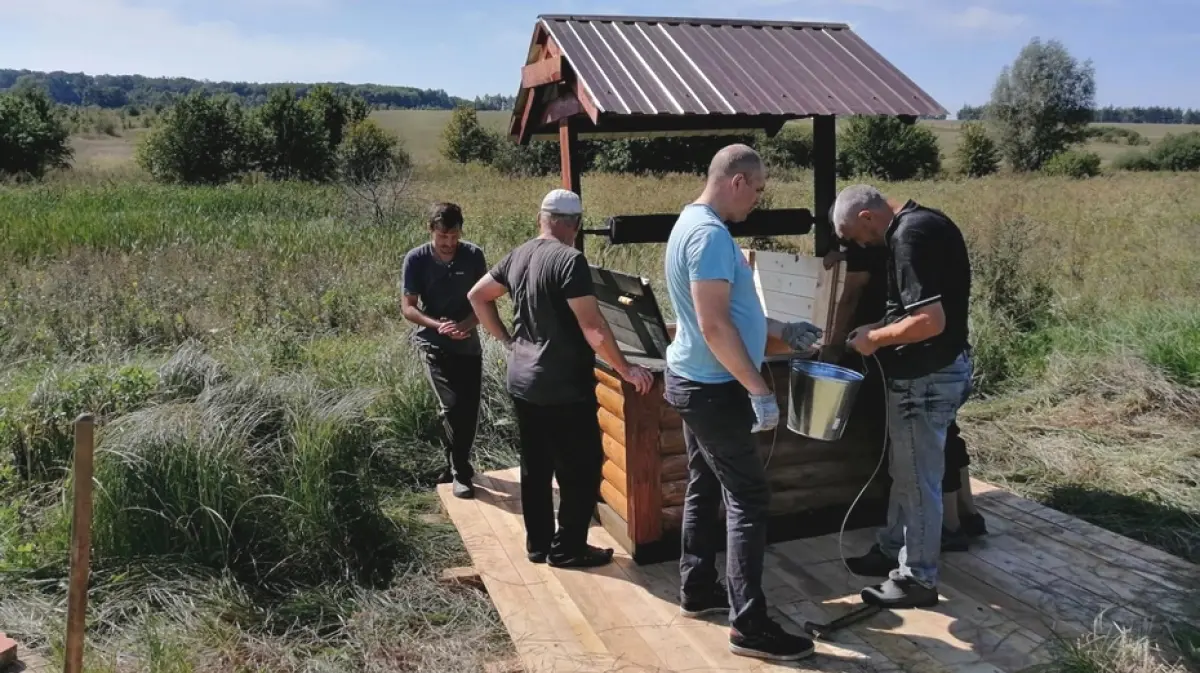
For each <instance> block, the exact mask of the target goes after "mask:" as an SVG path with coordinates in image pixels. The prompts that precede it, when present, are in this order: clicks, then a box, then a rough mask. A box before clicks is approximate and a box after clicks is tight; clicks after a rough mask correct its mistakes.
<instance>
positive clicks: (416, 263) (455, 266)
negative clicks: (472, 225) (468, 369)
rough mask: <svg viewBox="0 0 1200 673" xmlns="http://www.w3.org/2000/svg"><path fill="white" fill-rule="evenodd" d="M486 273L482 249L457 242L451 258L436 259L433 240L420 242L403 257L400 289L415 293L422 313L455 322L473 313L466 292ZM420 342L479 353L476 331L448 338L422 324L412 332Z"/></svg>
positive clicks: (453, 349) (455, 350)
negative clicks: (461, 336)
mask: <svg viewBox="0 0 1200 673" xmlns="http://www.w3.org/2000/svg"><path fill="white" fill-rule="evenodd" d="M485 273H487V261H486V260H485V259H484V256H483V251H482V250H480V249H479V247H478V246H476V245H475V244H473V243H469V242H467V241H459V243H458V251H457V252H455V253H454V259H452V260H450V261H449V262H443V261H442V260H441V259H439V258H438V256H437V253H436V252H435V251H434V249H433V244H432V243H426V244H425V245H420V246H417V247H415V248H413V249H412V250H409V251H408V254H407V255H405V256H404V269H403V273H402V277H403V281H402V282H403V286H404V288H403V291H404V294H407V295H417V296H418V297H419V298H420V302H419V304H418V306H419V308H420V309H421V312H422V313H424V314H425V315H427V316H429V317H430V318H433V319H434V320H438V319H441V318H448V319H450V320H453V321H455V322H458V321H460V320H464V319H466V318H467V317H468V316H470V315H471V313H472V312H473V310H472V308H471V302H470V301H469V300H468V299H467V292H469V291H470V290H471V287H472V286H474V285H475V282H476V281H478V280H479V279H480V278H482V277H483V274H485ZM414 340H415V341H417V343H419V344H424V345H430V346H435V347H439V348H444V349H446V350H448V351H452V352H454V353H460V354H463V355H478V354H480V353H481V352H482V348H481V345H480V342H479V330H478V329H476V330H474V331H473V332H472V333H471V336H470V337H469V338H466V339H461V340H460V339H451V338H450V337H448V336H446V335H444V334H438V332H437V330H435V329H432V328H430V327H421V328H419V329H418V330H417V332H416V334H414Z"/></svg>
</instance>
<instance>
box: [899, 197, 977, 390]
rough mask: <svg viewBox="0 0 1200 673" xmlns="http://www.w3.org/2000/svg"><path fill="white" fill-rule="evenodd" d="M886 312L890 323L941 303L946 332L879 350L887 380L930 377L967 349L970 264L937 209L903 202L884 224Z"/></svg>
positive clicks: (957, 235)
mask: <svg viewBox="0 0 1200 673" xmlns="http://www.w3.org/2000/svg"><path fill="white" fill-rule="evenodd" d="M886 241H887V249H888V250H889V251H890V253H891V254H890V255H888V259H887V285H888V288H887V314H886V317H885V320H886V322H887V323H888V324H891V323H895V322H897V321H899V320H901V319H903V318H904V317H906V316H908V315H910V314H911V313H913V312H914V311H916V310H917V309H919V308H921V307H922V306H928V305H929V304H933V303H935V302H939V301H940V302H941V304H942V310H943V311H944V312H945V314H946V328H945V329H944V330H943V331H942V333H941V334H939V335H937V336H935V337H933V338H931V339H927V340H925V341H921V342H919V343H914V344H904V345H901V346H889V347H887V348H881V349H880V350H879V360H880V363H881V364H882V365H883V369H884V372H885V373H886V375H887V377H888V378H889V379H891V378H898V379H909V378H917V377H920V376H925V375H928V374H932V373H933V372H936V371H938V370H939V369H942V368H944V367H946V366H947V365H949V364H950V363H952V362H954V360H955V359H956V358H957V357H958V356H959V354H960V353H962V352H963V351H964V350H966V349H967V348H968V343H969V341H968V339H969V336H970V335H969V330H968V328H967V317H968V308H969V302H970V297H971V262H970V259H969V258H968V256H967V246H966V243H965V241H964V240H963V236H962V232H961V231H960V230H959V228H958V226H957V225H955V224H954V222H953V221H952V220H951V219H950V218H949V217H947V216H946V215H945V214H944V213H942V212H941V211H938V210H935V209H933V208H926V207H924V206H921V205H918V204H917V203H916V202H914V201H911V200H910V201H908V202H907V203H906V204H905V205H904V208H903V209H901V211H900V212H899V213H897V214H896V216H895V217H894V218H892V222H891V224H890V225H889V226H888V230H887V234H886Z"/></svg>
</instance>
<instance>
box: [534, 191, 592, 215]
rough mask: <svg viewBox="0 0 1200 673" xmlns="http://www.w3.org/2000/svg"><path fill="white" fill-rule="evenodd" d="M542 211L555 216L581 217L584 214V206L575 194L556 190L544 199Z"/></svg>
mask: <svg viewBox="0 0 1200 673" xmlns="http://www.w3.org/2000/svg"><path fill="white" fill-rule="evenodd" d="M542 211H543V212H547V213H553V214H555V215H579V214H581V213H583V204H582V203H581V202H580V201H579V195H578V194H576V193H575V192H572V191H571V190H569V189H555V190H553V191H551V192H550V193H549V194H547V195H546V197H545V198H544V199H542Z"/></svg>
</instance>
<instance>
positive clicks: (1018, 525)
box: [976, 499, 1200, 592]
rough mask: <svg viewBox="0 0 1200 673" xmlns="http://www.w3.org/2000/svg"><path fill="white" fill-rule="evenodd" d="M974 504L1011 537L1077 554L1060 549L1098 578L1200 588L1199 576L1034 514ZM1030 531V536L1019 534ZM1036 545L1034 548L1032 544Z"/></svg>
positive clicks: (981, 502)
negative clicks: (1044, 542) (1032, 538)
mask: <svg viewBox="0 0 1200 673" xmlns="http://www.w3.org/2000/svg"><path fill="white" fill-rule="evenodd" d="M976 504H977V505H979V508H980V510H981V511H983V512H984V513H986V514H987V515H988V516H989V519H988V521H989V526H990V521H992V520H993V519H995V518H999V519H1001V521H1002V523H1001V524H1000V525H1001V526H1002V527H1003V526H1005V525H1008V528H1004V529H1003V530H1005V531H1006V532H1008V533H1009V534H1014V535H1018V536H1020V535H1029V534H1030V533H1031V534H1032V535H1034V536H1036V539H1037V540H1038V541H1039V542H1038V543H1037V544H1041V542H1040V541H1041V540H1048V541H1050V543H1051V544H1052V545H1053V546H1055V547H1067V548H1069V549H1070V550H1074V551H1076V552H1077V553H1076V554H1071V553H1070V552H1068V551H1066V550H1063V554H1065V555H1066V556H1067V557H1069V558H1072V559H1074V560H1075V561H1076V562H1078V563H1079V564H1081V565H1082V566H1085V567H1087V568H1089V569H1091V570H1092V571H1093V572H1094V573H1095V574H1096V575H1097V576H1098V577H1101V578H1102V579H1110V580H1114V581H1118V582H1121V583H1123V584H1127V585H1129V586H1131V587H1140V588H1142V589H1143V590H1146V591H1158V590H1159V589H1162V588H1165V589H1167V590H1168V591H1170V592H1187V591H1189V590H1190V589H1191V587H1194V586H1197V585H1200V575H1196V576H1194V577H1189V576H1188V575H1187V574H1186V573H1176V572H1174V571H1172V570H1170V569H1166V568H1162V567H1161V566H1159V565H1157V564H1154V563H1151V562H1148V561H1146V560H1144V559H1140V558H1137V557H1135V556H1132V555H1129V554H1125V553H1123V552H1120V551H1118V550H1114V549H1112V548H1111V547H1109V546H1108V545H1105V544H1104V543H1102V542H1097V541H1096V540H1094V539H1092V538H1090V537H1086V536H1083V535H1080V534H1078V533H1075V532H1073V531H1071V530H1069V529H1066V528H1063V527H1061V526H1059V525H1057V524H1053V523H1050V522H1048V521H1046V520H1045V519H1042V518H1040V517H1038V516H1036V515H1033V514H1029V513H1028V512H1024V511H1022V510H1019V509H1016V508H1014V507H1010V506H1008V505H1006V504H1004V503H1001V502H998V501H994V500H990V499H979V500H977V503H976ZM1022 531H1029V532H1030V533H1022ZM1035 546H1036V545H1035Z"/></svg>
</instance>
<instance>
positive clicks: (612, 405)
mask: <svg viewBox="0 0 1200 673" xmlns="http://www.w3.org/2000/svg"><path fill="white" fill-rule="evenodd" d="M596 401H597V402H598V403H599V404H600V406H601V407H602V408H603V409H604V410H605V411H607V412H608V413H610V414H612V415H613V416H616V417H617V418H619V419H621V420H625V398H624V397H622V396H621V394H620V393H618V392H616V391H614V390H613V389H612V388H609V387H608V386H606V385H604V384H602V383H597V384H596ZM622 439H623V438H622Z"/></svg>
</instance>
